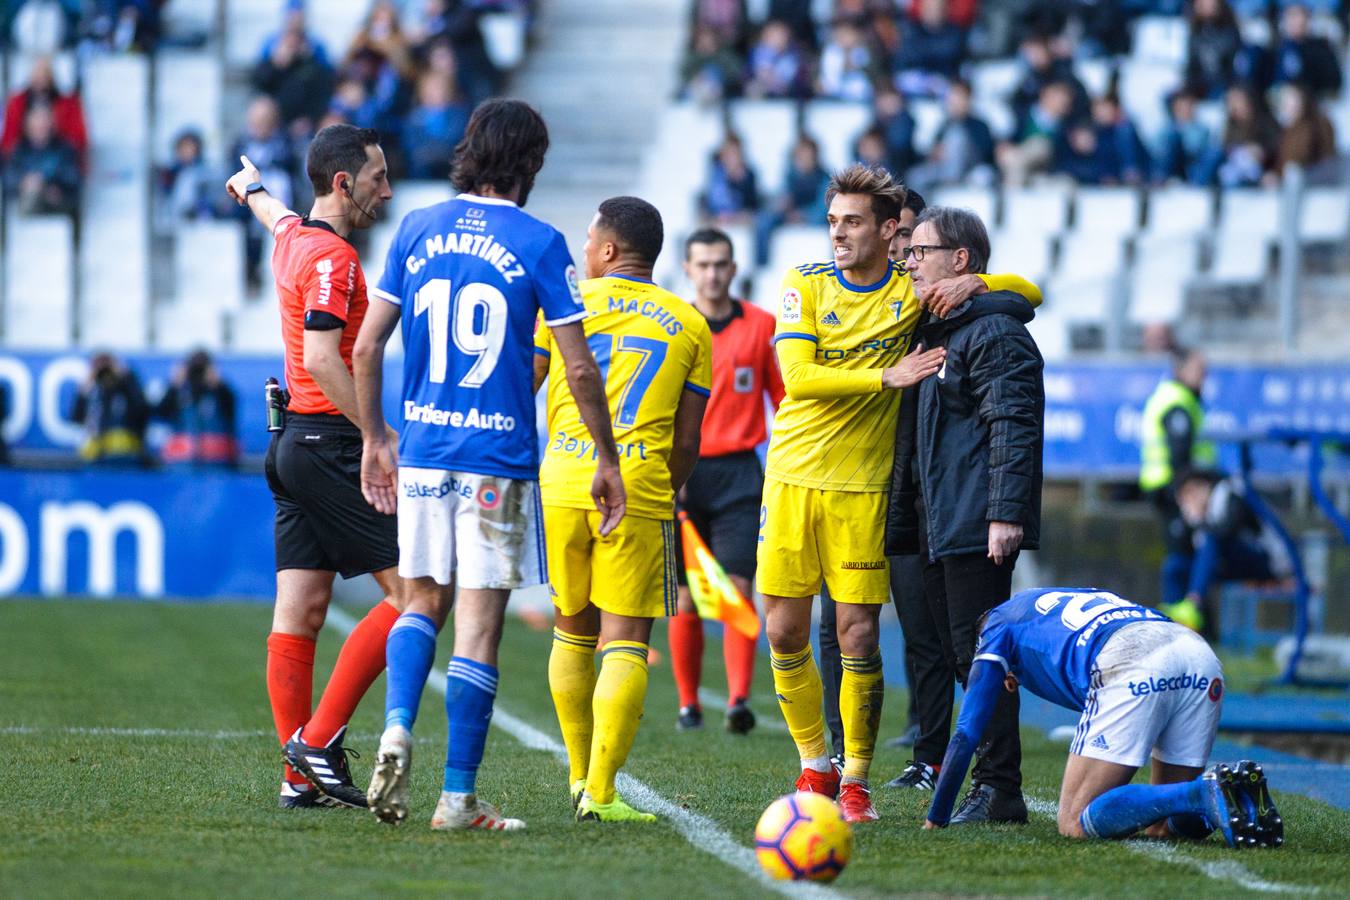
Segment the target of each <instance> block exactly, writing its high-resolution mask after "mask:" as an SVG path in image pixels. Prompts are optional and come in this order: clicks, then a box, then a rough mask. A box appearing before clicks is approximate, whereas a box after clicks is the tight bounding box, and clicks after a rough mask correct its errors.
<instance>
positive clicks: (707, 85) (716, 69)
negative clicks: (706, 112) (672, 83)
mask: <svg viewBox="0 0 1350 900" xmlns="http://www.w3.org/2000/svg"><path fill="white" fill-rule="evenodd" d="M680 84H681V85H682V87H681V89H680V96H682V97H684V98H685V99H689V100H697V101H699V102H701V103H716V102H718V101H719V100H724V99H726V98H729V97H736V96H738V95H739V94H740V92H741V58H740V57H739V56H737V55H736V51H735V50H733V49H731V47H730V45H728V44H725V43H723V41H722V39H721V38H720V37H718V35H717V32H716V31H715V30H714V29H712V28H698V29H697V30H696V31H695V32H694V39H693V42H692V44H691V45H690V47H689V52H687V53H686V54H685V56H684V61H683V62H682V63H681V64H680Z"/></svg>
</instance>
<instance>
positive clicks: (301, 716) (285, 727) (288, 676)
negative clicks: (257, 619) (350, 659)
mask: <svg viewBox="0 0 1350 900" xmlns="http://www.w3.org/2000/svg"><path fill="white" fill-rule="evenodd" d="M267 699H268V700H269V701H271V704H272V721H273V723H274V724H275V725H276V727H277V740H279V741H280V742H281V743H282V745H285V743H286V742H287V741H289V740H290V739H291V735H293V734H295V730H296V729H297V728H299V727H300V726H301V725H304V724H305V723H306V722H308V721H309V713H310V710H311V709H313V702H314V639H313V638H307V637H301V636H300V635H298V634H282V633H281V632H279V631H274V632H272V633H271V634H269V635H268V636H267ZM286 780H287V781H289V782H290V783H291V784H295V785H308V784H309V782H308V781H307V780H306V779H305V776H303V775H301V774H300V773H299V772H297V771H295V770H294V769H292V768H291V767H290V766H287V767H286Z"/></svg>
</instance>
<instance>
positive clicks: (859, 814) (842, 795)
mask: <svg viewBox="0 0 1350 900" xmlns="http://www.w3.org/2000/svg"><path fill="white" fill-rule="evenodd" d="M839 808H840V809H842V810H843V811H844V821H845V822H850V823H853V824H857V823H858V822H875V821H876V820H877V819H880V818H881V816H879V815H877V811H876V809H874V808H873V806H872V792H871V791H869V790H868V789H867V788H865V787H863V786H862V785H861V784H858V782H856V781H850V782H848V783H847V784H845V785H844V786H843V787H842V788H840V789H839Z"/></svg>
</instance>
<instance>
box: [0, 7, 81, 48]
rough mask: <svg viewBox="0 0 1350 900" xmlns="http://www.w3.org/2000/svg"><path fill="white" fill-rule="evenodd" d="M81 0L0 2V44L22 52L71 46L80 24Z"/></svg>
mask: <svg viewBox="0 0 1350 900" xmlns="http://www.w3.org/2000/svg"><path fill="white" fill-rule="evenodd" d="M82 11H83V7H82V5H81V2H80V0H27V2H24V0H9V2H5V3H0V25H2V26H3V27H2V28H0V47H3V46H4V45H5V43H6V41H9V43H10V46H12V47H13V49H14V50H15V52H17V53H19V54H22V55H44V56H45V55H47V54H49V53H55V52H56V51H58V50H61V49H63V48H65V47H68V46H70V44H71V39H72V38H73V36H74V35H75V32H76V29H77V28H78V27H79V20H80V13H81V12H82Z"/></svg>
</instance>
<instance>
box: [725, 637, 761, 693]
mask: <svg viewBox="0 0 1350 900" xmlns="http://www.w3.org/2000/svg"><path fill="white" fill-rule="evenodd" d="M755 644H756V642H755V640H754V639H753V638H748V637H746V636H745V635H743V634H741V633H740V632H739V631H737V630H736V629H735V628H732V627H731V626H730V625H728V626H726V628H725V630H724V632H723V634H722V659H723V660H724V661H725V662H726V665H727V699H728V700H730V701H731V702H733V703H734V702H735V701H736V700H749V699H750V681H751V679H752V678H754V675H755V650H756V647H755Z"/></svg>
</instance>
